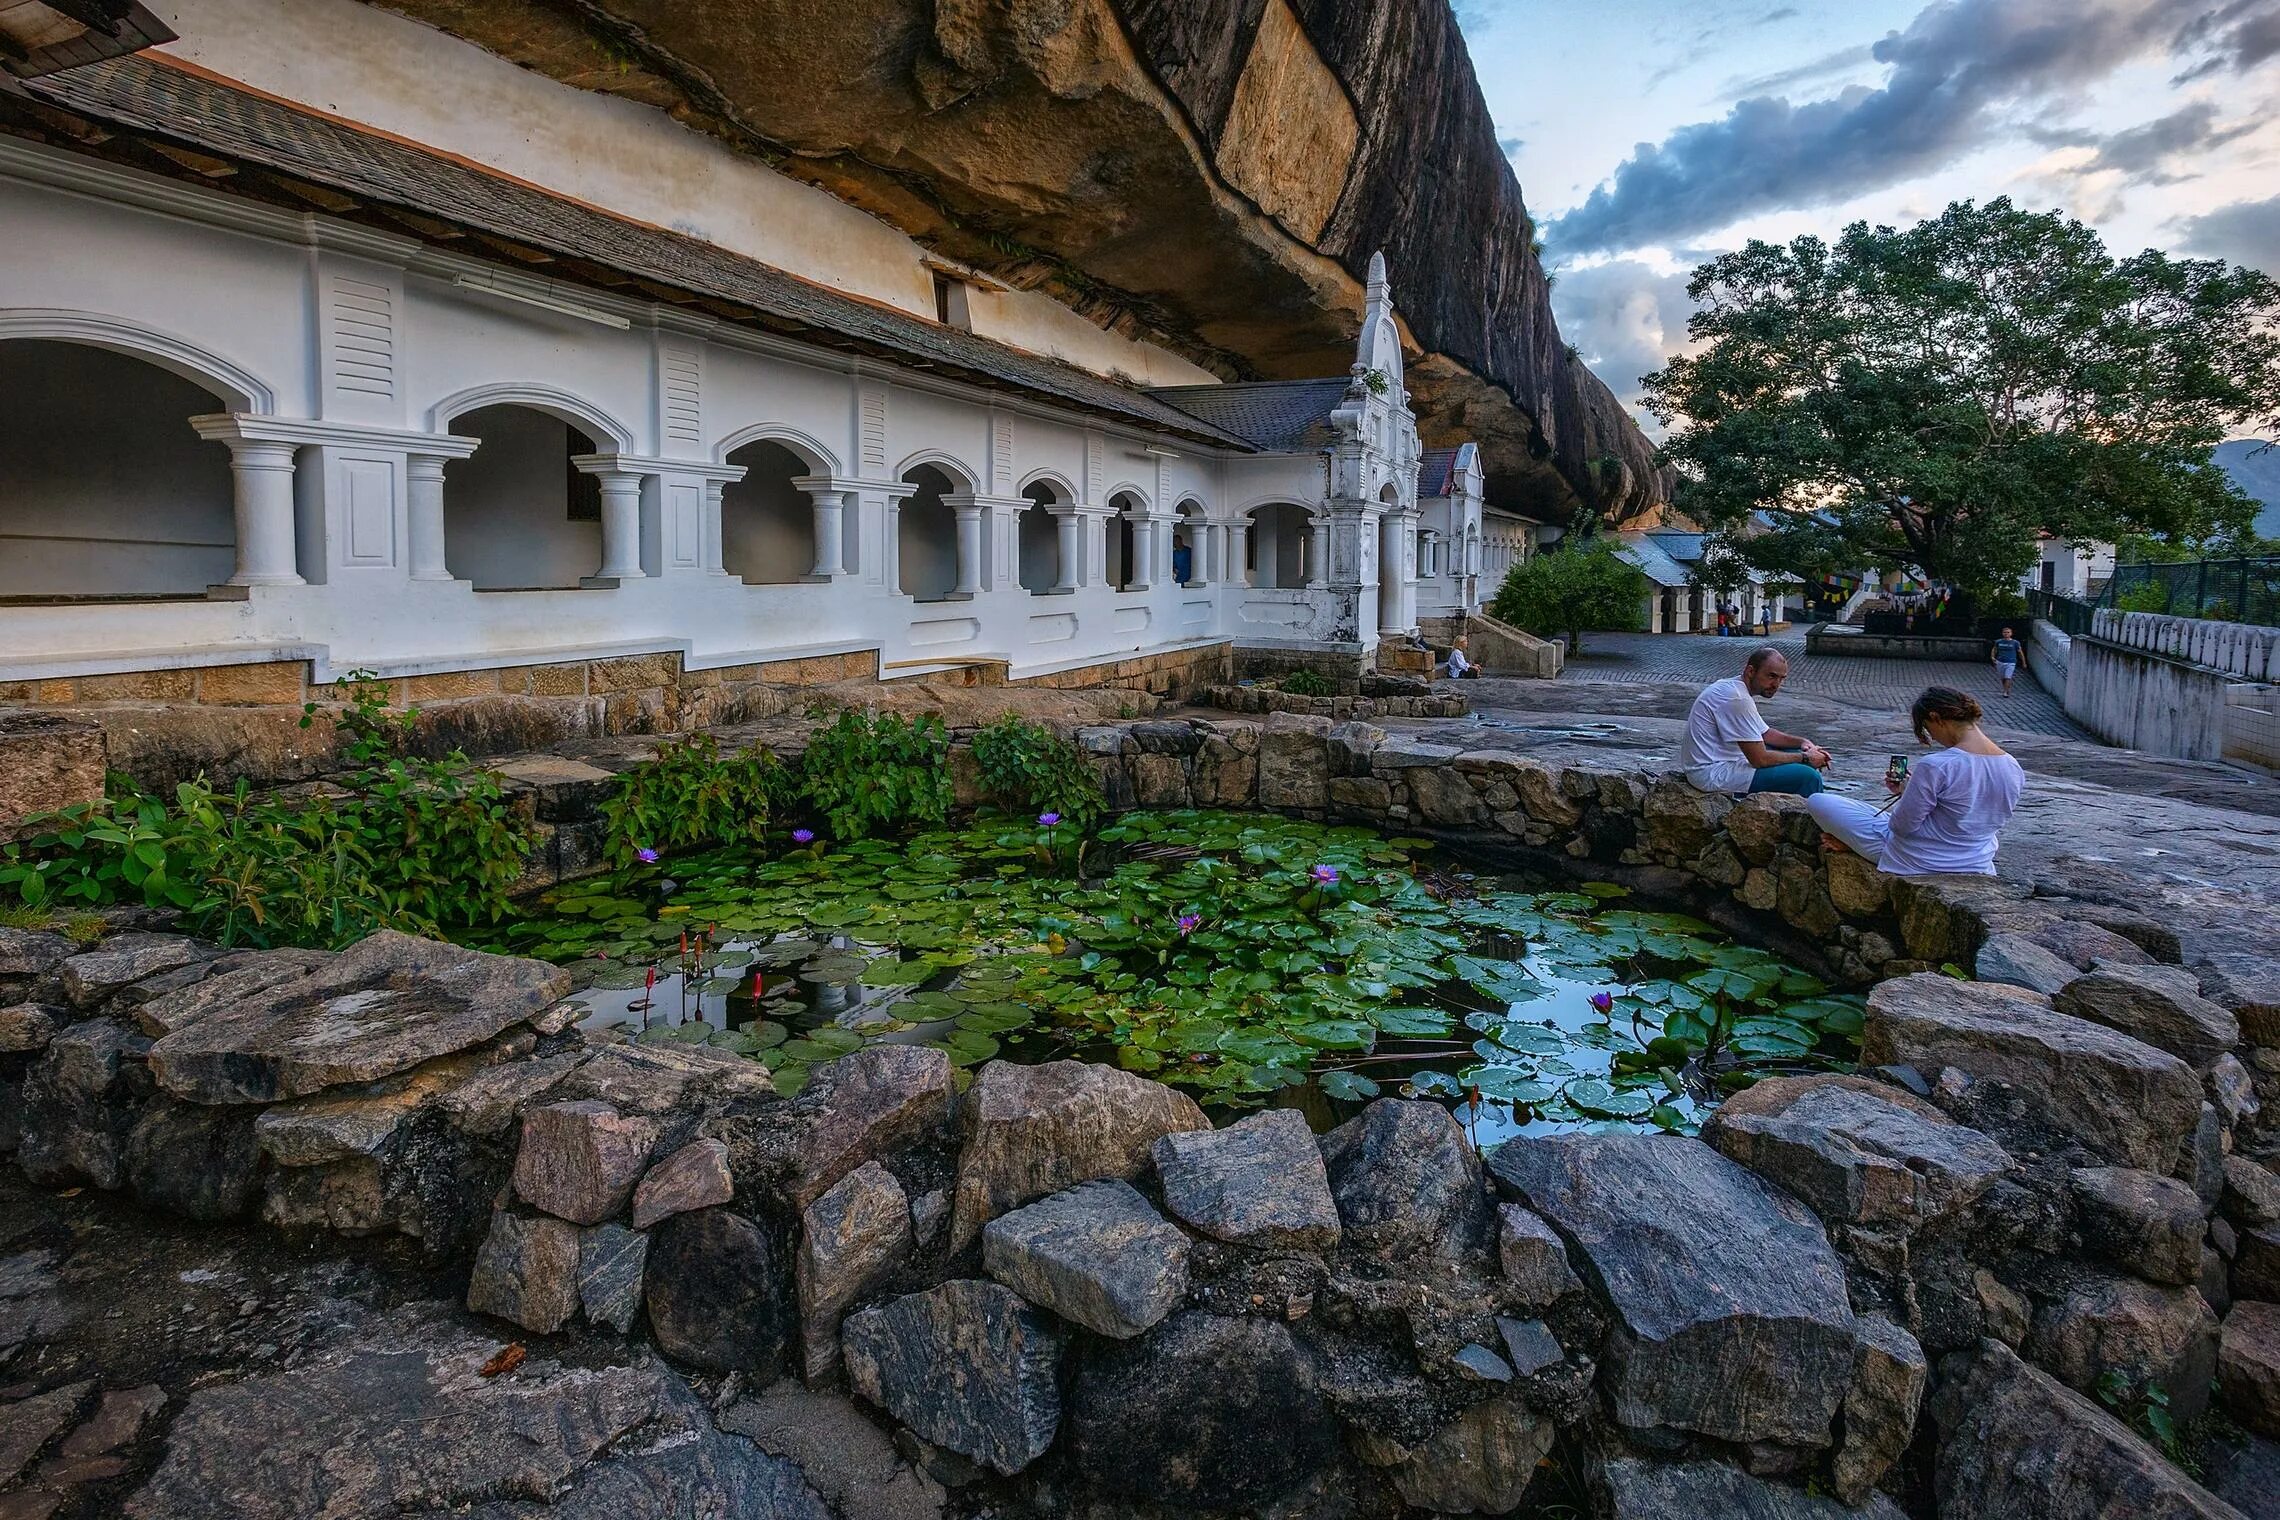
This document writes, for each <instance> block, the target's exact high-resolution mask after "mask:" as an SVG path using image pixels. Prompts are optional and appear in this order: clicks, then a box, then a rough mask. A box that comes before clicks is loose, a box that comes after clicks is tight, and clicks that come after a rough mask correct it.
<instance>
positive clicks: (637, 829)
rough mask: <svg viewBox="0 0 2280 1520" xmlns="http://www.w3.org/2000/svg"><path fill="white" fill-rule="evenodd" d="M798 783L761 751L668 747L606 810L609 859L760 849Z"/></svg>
mask: <svg viewBox="0 0 2280 1520" xmlns="http://www.w3.org/2000/svg"><path fill="white" fill-rule="evenodd" d="M796 782H797V778H796V777H794V776H792V775H791V774H789V773H788V772H787V771H786V769H785V767H784V766H783V765H782V764H781V763H780V762H779V761H778V760H777V759H776V757H775V756H774V755H773V754H771V753H770V752H768V751H767V750H764V749H761V748H758V747H757V746H755V747H754V748H751V749H747V750H743V751H741V752H739V753H737V754H733V755H727V756H723V755H722V754H721V752H720V744H719V742H718V741H717V740H715V739H714V738H713V736H712V735H710V734H692V735H690V736H689V737H688V738H685V739H668V740H666V741H665V742H664V743H663V744H661V745H659V746H658V747H657V756H656V758H655V759H652V760H648V761H645V762H643V763H642V764H640V765H637V766H635V767H634V768H633V769H632V770H629V771H627V772H626V773H625V774H623V775H622V776H620V777H619V778H618V789H617V793H616V795H615V796H613V797H611V798H610V799H609V800H608V801H607V802H605V803H603V804H602V823H603V826H604V827H605V828H606V829H607V830H608V831H609V842H608V844H607V846H606V847H605V849H606V851H607V854H608V858H609V860H610V862H611V863H612V864H613V865H620V866H623V865H630V864H632V863H633V861H634V860H635V858H636V857H637V856H638V854H639V852H640V851H642V850H644V849H655V850H682V849H688V848H691V847H693V846H704V845H716V844H736V843H740V842H749V843H757V842H758V841H759V840H761V839H762V838H763V837H765V835H766V834H767V830H768V818H769V815H770V813H771V812H772V811H773V810H774V805H775V804H776V803H777V802H778V801H779V800H785V799H786V798H787V796H788V794H789V793H790V791H791V790H792V789H793V788H794V786H795V785H796Z"/></svg>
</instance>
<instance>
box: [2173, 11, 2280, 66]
mask: <svg viewBox="0 0 2280 1520" xmlns="http://www.w3.org/2000/svg"><path fill="white" fill-rule="evenodd" d="M2201 49H2206V50H2207V56H2206V57H2204V58H2203V59H2201V61H2200V62H2198V63H2196V64H2194V65H2193V66H2192V67H2191V68H2189V69H2186V70H2185V71H2184V72H2183V73H2181V74H2179V75H2178V76H2177V77H2176V79H2175V80H2173V81H2172V83H2176V84H2183V83H2185V82H2186V81H2187V80H2190V79H2203V78H2206V77H2207V76H2209V75H2211V74H2216V73H2221V72H2223V71H2224V70H2226V69H2231V70H2232V71H2233V72H2234V73H2236V74H2244V73H2246V72H2247V71H2248V70H2250V69H2253V68H2255V67H2256V66H2257V65H2258V64H2260V63H2262V62H2264V60H2265V59H2267V58H2270V57H2272V56H2274V55H2275V54H2280V0H2228V3H2226V4H2223V5H2219V6H2216V7H2215V8H2213V9H2211V10H2208V11H2205V12H2203V13H2202V14H2201V15H2199V16H2196V17H2194V18H2193V19H2192V20H2191V21H2189V22H2187V23H2186V24H2185V26H2184V28H2183V29H2182V30H2180V31H2179V33H2178V35H2177V51H2178V52H2181V53H2182V52H2186V51H2192V50H2201Z"/></svg>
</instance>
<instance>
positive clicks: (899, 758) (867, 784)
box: [800, 711, 950, 840]
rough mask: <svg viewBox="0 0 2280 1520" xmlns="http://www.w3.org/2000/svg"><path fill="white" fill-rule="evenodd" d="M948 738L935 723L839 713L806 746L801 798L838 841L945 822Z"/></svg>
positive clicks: (947, 810)
mask: <svg viewBox="0 0 2280 1520" xmlns="http://www.w3.org/2000/svg"><path fill="white" fill-rule="evenodd" d="M949 750H950V735H949V733H948V731H947V730H945V729H944V728H943V727H942V720H941V719H940V718H936V717H933V716H932V715H928V716H924V717H919V718H904V717H900V716H898V715H896V714H893V713H889V714H886V715H885V716H877V715H874V714H871V713H860V712H852V711H850V712H843V713H841V714H840V715H839V718H838V721H836V722H834V723H833V724H832V725H831V726H830V727H829V728H826V729H823V730H820V731H819V732H817V733H816V734H815V735H814V736H813V737H812V738H810V739H809V740H808V749H807V756H806V758H805V759H804V760H803V761H802V762H801V764H800V776H801V793H802V795H803V796H804V797H805V798H806V800H807V803H808V805H809V806H810V807H812V808H814V809H815V811H816V813H817V815H818V816H820V817H821V818H822V819H823V821H824V823H825V824H826V825H827V826H829V828H830V830H831V834H832V837H833V838H835V839H842V840H846V839H862V838H864V837H866V836H868V835H870V834H873V833H886V832H889V831H891V830H895V829H902V828H910V827H913V826H915V825H919V824H932V823H940V822H942V821H943V820H944V819H945V818H947V817H949V816H950V769H949V766H948V764H947V757H948V754H949Z"/></svg>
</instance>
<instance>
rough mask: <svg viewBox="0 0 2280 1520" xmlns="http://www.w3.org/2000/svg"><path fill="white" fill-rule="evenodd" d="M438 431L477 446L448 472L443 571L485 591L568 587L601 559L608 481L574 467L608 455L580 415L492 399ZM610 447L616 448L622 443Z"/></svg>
mask: <svg viewBox="0 0 2280 1520" xmlns="http://www.w3.org/2000/svg"><path fill="white" fill-rule="evenodd" d="M443 413H444V408H443V407H438V408H437V409H436V414H437V422H438V426H439V428H442V427H448V428H449V430H450V431H451V432H453V433H456V434H458V435H459V436H461V437H463V438H473V439H476V440H477V441H478V447H477V448H476V449H475V451H474V452H473V453H472V454H470V455H468V456H467V457H466V458H464V459H454V460H451V461H450V462H448V463H447V464H445V465H444V467H443V517H444V534H443V544H444V564H445V565H446V567H447V568H448V569H449V570H450V572H451V576H452V578H453V579H454V580H462V581H466V582H467V583H468V584H469V585H471V586H473V587H474V589H476V590H477V591H541V590H567V589H570V588H572V587H575V586H577V585H578V584H579V583H580V582H581V581H583V580H585V579H586V578H587V577H589V576H591V575H593V574H594V572H595V571H596V570H597V569H598V568H599V567H600V565H601V562H602V497H601V484H600V482H599V481H598V480H596V479H595V477H593V476H592V475H589V474H587V473H585V472H584V471H582V470H580V469H579V468H578V467H577V465H576V464H574V463H573V462H572V461H574V460H576V459H578V458H579V457H580V456H582V455H586V454H594V453H599V452H602V451H603V447H604V445H603V444H602V441H601V440H600V439H598V438H596V437H595V436H593V434H591V433H589V432H588V431H587V430H586V428H587V426H589V425H596V426H599V425H601V424H587V423H585V422H584V420H583V419H582V418H579V417H578V414H577V413H576V412H573V411H571V410H570V409H569V408H567V407H564V406H560V405H556V404H550V403H549V404H533V403H532V402H531V401H529V400H524V399H515V400H507V399H485V400H484V401H483V404H482V405H480V406H463V407H459V408H458V409H456V410H454V411H453V412H452V413H451V414H450V415H449V416H448V417H445V416H444V415H443ZM611 442H612V443H613V444H614V443H615V442H616V440H615V439H612V440H611Z"/></svg>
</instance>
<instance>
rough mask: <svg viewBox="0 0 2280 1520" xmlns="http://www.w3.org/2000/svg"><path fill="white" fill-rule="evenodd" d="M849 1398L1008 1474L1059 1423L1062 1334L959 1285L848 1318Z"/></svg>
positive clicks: (998, 1292)
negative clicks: (856, 1398)
mask: <svg viewBox="0 0 2280 1520" xmlns="http://www.w3.org/2000/svg"><path fill="white" fill-rule="evenodd" d="M841 1347H842V1351H843V1354H844V1355H845V1357H846V1360H847V1378H848V1382H849V1383H850V1384H851V1385H852V1386H853V1387H854V1389H855V1392H856V1393H857V1394H858V1395H859V1396H860V1397H862V1398H864V1399H867V1400H869V1401H870V1402H871V1403H872V1404H875V1405H877V1406H878V1407H879V1408H881V1409H884V1410H885V1411H887V1413H889V1414H891V1415H893V1416H894V1417H895V1418H896V1419H897V1420H899V1421H901V1422H902V1423H903V1424H905V1425H907V1426H909V1427H910V1428H911V1429H912V1430H914V1431H916V1432H917V1433H918V1434H919V1435H920V1436H921V1437H923V1438H924V1439H926V1440H928V1441H931V1442H933V1443H934V1444H935V1445H937V1446H943V1447H947V1448H949V1449H950V1450H951V1451H954V1452H957V1453H958V1454H959V1455H960V1456H963V1457H967V1458H970V1459H971V1460H973V1461H976V1462H979V1463H981V1464H983V1465H984V1466H986V1467H989V1468H991V1469H993V1470H994V1471H997V1472H1000V1473H1005V1474H1008V1475H1010V1474H1013V1473H1017V1472H1019V1471H1021V1470H1022V1469H1023V1468H1025V1467H1027V1466H1028V1465H1029V1464H1030V1463H1032V1462H1034V1461H1036V1460H1037V1459H1038V1458H1039V1457H1041V1456H1043V1455H1044V1454H1045V1449H1046V1448H1047V1447H1048V1446H1050V1445H1052V1444H1053V1436H1054V1433H1055V1432H1056V1431H1057V1430H1058V1429H1059V1428H1060V1423H1061V1394H1060V1386H1059V1378H1060V1368H1061V1335H1060V1332H1059V1331H1058V1330H1056V1329H1055V1328H1054V1326H1053V1322H1052V1320H1051V1319H1050V1318H1049V1317H1048V1316H1046V1315H1045V1314H1043V1313H1041V1312H1040V1311H1038V1310H1036V1309H1032V1308H1031V1307H1029V1305H1028V1304H1026V1303H1024V1302H1022V1300H1021V1297H1020V1295H1019V1294H1016V1293H1014V1292H1013V1291H1012V1290H1010V1289H1007V1288H1003V1287H1000V1286H999V1285H998V1284H996V1283H993V1282H975V1281H971V1280H967V1279H958V1280H954V1281H951V1282H946V1283H943V1284H942V1285H941V1286H940V1287H937V1288H931V1289H929V1290H928V1291H926V1292H924V1293H912V1294H909V1295H907V1296H906V1297H903V1298H898V1299H895V1300H894V1301H892V1302H891V1303H886V1304H882V1305H880V1306H879V1307H878V1308H876V1309H866V1310H864V1311H863V1312H862V1313H860V1314H855V1315H851V1316H849V1317H848V1320H847V1323H846V1325H845V1327H844V1328H843V1330H842V1332H841Z"/></svg>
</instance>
